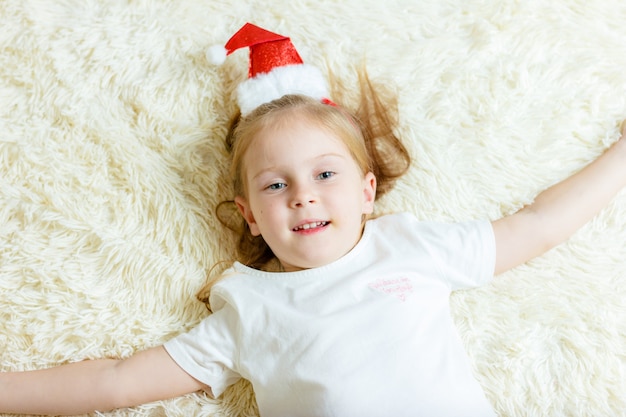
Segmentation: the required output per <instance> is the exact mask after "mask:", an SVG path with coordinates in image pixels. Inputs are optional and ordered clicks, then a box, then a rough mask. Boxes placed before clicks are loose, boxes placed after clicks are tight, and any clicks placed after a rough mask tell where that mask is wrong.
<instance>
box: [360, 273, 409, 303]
mask: <svg viewBox="0 0 626 417" xmlns="http://www.w3.org/2000/svg"><path fill="white" fill-rule="evenodd" d="M369 287H370V288H372V289H374V290H376V291H379V292H382V293H384V294H390V295H394V296H396V297H398V299H399V300H400V301H403V302H404V301H406V299H407V298H408V296H409V295H411V294H412V293H413V291H414V288H413V284H412V283H411V280H410V279H409V278H406V277H400V278H378V279H377V280H375V281H372V282H371V283H370V284H369Z"/></svg>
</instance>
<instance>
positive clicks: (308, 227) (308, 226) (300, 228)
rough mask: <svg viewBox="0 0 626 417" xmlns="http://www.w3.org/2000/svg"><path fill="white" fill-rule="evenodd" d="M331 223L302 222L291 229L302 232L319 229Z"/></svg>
mask: <svg viewBox="0 0 626 417" xmlns="http://www.w3.org/2000/svg"><path fill="white" fill-rule="evenodd" d="M329 224H330V222H312V223H305V224H301V225H300V226H296V227H294V228H293V229H291V230H293V231H294V232H301V231H303V230H312V229H319V228H320V227H324V226H328V225H329Z"/></svg>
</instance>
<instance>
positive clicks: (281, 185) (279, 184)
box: [267, 182, 287, 190]
mask: <svg viewBox="0 0 626 417" xmlns="http://www.w3.org/2000/svg"><path fill="white" fill-rule="evenodd" d="M286 186H287V184H284V183H282V182H277V183H276V184H271V185H269V186H268V187H267V189H268V190H280V189H282V188H285V187H286Z"/></svg>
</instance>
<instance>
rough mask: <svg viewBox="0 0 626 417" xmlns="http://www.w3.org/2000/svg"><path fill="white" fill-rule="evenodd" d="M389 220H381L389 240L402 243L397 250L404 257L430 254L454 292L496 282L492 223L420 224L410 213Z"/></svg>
mask: <svg viewBox="0 0 626 417" xmlns="http://www.w3.org/2000/svg"><path fill="white" fill-rule="evenodd" d="M388 217H389V219H388V222H387V219H385V220H383V219H381V220H383V221H384V222H385V225H384V226H383V228H384V229H386V230H385V232H384V234H385V236H386V237H387V238H388V239H390V240H395V239H398V240H397V241H396V242H395V247H397V248H399V250H402V251H403V252H405V253H406V255H404V256H418V255H419V254H421V253H427V254H428V255H429V258H430V259H431V260H432V261H434V262H435V264H436V268H437V270H438V271H439V274H438V275H439V276H441V277H442V278H443V279H444V280H445V281H446V282H447V283H448V285H450V287H451V289H452V290H458V289H467V288H474V287H478V286H481V285H484V284H486V283H488V282H489V281H490V280H491V279H492V278H493V273H494V269H495V260H496V246H495V237H494V234H493V227H492V226H491V223H490V222H489V221H487V220H472V221H466V222H460V223H442V222H430V221H419V220H417V219H416V218H415V217H414V216H413V215H412V214H409V213H402V214H397V215H392V216H388ZM390 229H391V230H390Z"/></svg>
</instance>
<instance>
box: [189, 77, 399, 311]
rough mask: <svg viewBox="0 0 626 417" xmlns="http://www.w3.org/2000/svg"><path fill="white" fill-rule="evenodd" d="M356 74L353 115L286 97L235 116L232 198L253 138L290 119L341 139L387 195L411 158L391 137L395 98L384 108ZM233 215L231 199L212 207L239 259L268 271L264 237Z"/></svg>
mask: <svg viewBox="0 0 626 417" xmlns="http://www.w3.org/2000/svg"><path fill="white" fill-rule="evenodd" d="M360 75H361V76H360V77H359V87H360V92H361V96H360V104H359V106H358V108H357V109H356V111H354V112H350V111H348V110H347V109H346V108H344V107H340V106H337V105H335V104H334V103H330V104H329V103H327V102H320V101H318V100H315V99H312V98H310V97H306V96H301V95H286V96H283V97H281V98H279V99H276V100H273V101H271V102H269V103H266V104H263V105H261V106H259V107H258V108H256V109H255V110H254V111H252V112H251V113H250V114H249V115H247V116H246V117H241V116H240V115H237V116H236V117H235V118H234V119H233V122H232V124H231V128H230V130H229V133H228V135H227V137H226V146H227V148H228V150H229V153H230V156H231V164H230V175H231V180H232V182H233V186H234V194H235V195H236V196H242V197H246V192H247V190H246V183H245V181H244V178H245V176H244V172H245V166H244V155H245V154H246V151H247V150H248V148H249V147H250V145H251V143H252V142H253V141H254V138H255V137H256V135H257V134H258V133H259V132H260V131H261V130H263V129H266V128H277V127H280V126H281V124H283V123H287V122H288V120H289V119H290V118H291V117H305V118H307V119H308V121H310V122H312V123H315V124H317V125H318V126H320V127H321V128H323V129H328V131H330V132H332V133H333V134H334V135H336V136H337V137H338V138H340V139H341V140H342V141H343V142H344V143H345V144H346V146H347V148H348V150H349V151H350V153H351V154H352V157H353V158H354V160H355V162H356V163H357V165H358V166H359V167H360V168H361V171H362V173H363V174H365V173H367V172H372V173H373V174H374V175H375V177H376V181H377V195H376V196H377V197H380V196H381V195H383V194H385V193H387V192H388V191H389V190H391V188H392V187H393V183H394V182H395V180H396V179H398V178H399V177H400V176H402V175H403V174H404V173H405V172H406V171H407V169H408V168H409V165H410V157H409V154H408V152H407V150H406V148H405V147H404V145H403V144H402V142H401V141H400V140H399V139H398V138H397V137H396V135H395V133H394V127H395V125H396V123H397V103H396V101H395V98H394V99H387V100H385V102H384V103H383V101H382V99H381V97H380V95H379V94H378V93H377V91H376V89H375V88H374V86H373V85H372V83H371V81H370V80H369V78H368V77H367V76H366V75H365V74H364V73H363V74H360ZM236 211H237V209H236V207H235V205H234V202H233V201H232V200H229V201H223V202H221V203H220V204H219V205H218V206H217V208H216V214H217V217H218V219H219V220H220V221H221V222H222V223H223V224H224V225H225V226H226V227H228V228H229V229H231V230H233V231H234V232H235V233H237V234H238V235H239V242H238V245H237V260H238V261H239V262H241V263H243V264H245V265H248V266H250V267H253V268H257V269H264V270H271V269H272V264H273V263H274V262H275V261H276V257H275V256H274V253H273V252H272V250H271V249H270V247H269V246H268V245H267V243H265V241H264V240H263V237H262V236H253V235H252V234H251V233H250V230H249V228H248V225H247V223H246V222H245V221H244V219H243V218H242V216H241V215H239V214H238V213H237V212H236ZM218 279H219V277H216V278H214V279H212V280H211V281H210V282H209V283H208V284H207V286H206V287H205V288H203V290H202V291H201V292H200V294H199V295H198V298H200V300H201V301H203V302H205V303H207V305H208V295H209V292H210V288H211V287H212V285H214V284H215V283H216V282H217V280H218Z"/></svg>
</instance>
